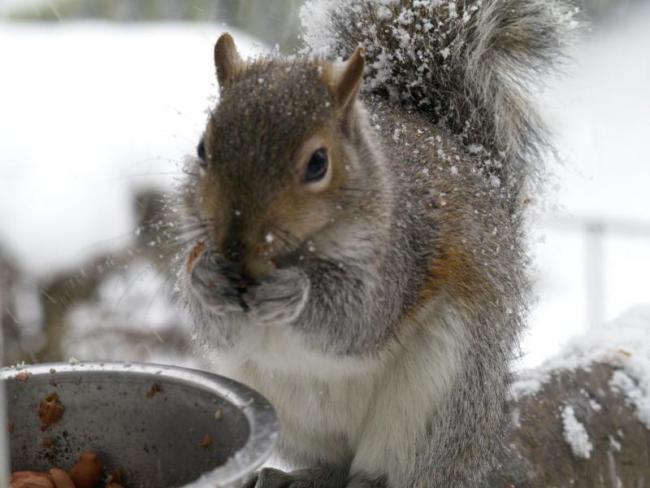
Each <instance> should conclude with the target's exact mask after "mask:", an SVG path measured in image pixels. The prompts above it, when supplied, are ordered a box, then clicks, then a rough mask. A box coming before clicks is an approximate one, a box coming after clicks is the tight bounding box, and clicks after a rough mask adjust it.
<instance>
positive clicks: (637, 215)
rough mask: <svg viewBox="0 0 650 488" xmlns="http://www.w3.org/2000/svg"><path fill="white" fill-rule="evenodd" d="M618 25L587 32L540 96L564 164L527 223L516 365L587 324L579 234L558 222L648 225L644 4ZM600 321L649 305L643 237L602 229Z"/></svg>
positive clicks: (649, 10)
mask: <svg viewBox="0 0 650 488" xmlns="http://www.w3.org/2000/svg"><path fill="white" fill-rule="evenodd" d="M631 12H632V13H631V15H630V16H629V19H627V20H626V22H625V23H619V24H613V25H610V26H608V27H607V29H605V30H595V31H594V32H592V33H591V34H590V39H589V41H588V42H585V43H584V44H582V45H580V46H578V47H577V48H576V49H575V52H573V53H572V56H573V57H572V62H571V63H570V64H568V65H567V66H566V67H565V69H564V73H562V76H561V78H560V80H558V81H555V82H553V83H552V84H551V85H550V86H549V88H548V89H547V90H546V92H545V93H544V94H543V96H542V97H541V102H540V109H541V110H542V113H543V115H544V118H545V119H546V120H547V122H548V124H549V126H550V128H551V129H552V131H553V133H554V135H555V142H556V146H557V148H558V150H559V152H560V154H561V156H562V157H563V159H564V165H563V166H561V167H557V168H554V172H555V178H554V180H555V182H556V185H557V187H556V191H555V192H554V194H552V195H551V196H547V197H545V200H546V202H547V204H546V208H545V211H544V212H543V213H542V215H540V218H539V219H538V220H537V222H539V223H536V224H534V225H536V226H537V227H538V228H539V229H540V233H541V235H542V236H543V239H540V240H539V241H538V242H537V243H536V244H535V251H536V264H537V268H538V270H539V271H538V273H537V276H538V284H537V294H538V295H539V302H538V304H537V306H536V307H535V309H534V310H533V313H532V316H531V318H530V324H531V326H530V331H529V333H528V335H527V337H526V338H525V340H524V343H523V350H524V354H525V359H524V361H523V365H524V366H526V367H531V366H534V365H538V364H541V363H542V362H543V361H544V359H546V358H548V357H550V356H552V355H554V354H557V353H558V352H559V351H560V350H561V349H562V347H563V346H564V344H566V342H567V341H568V340H569V339H570V338H571V337H576V336H579V335H581V334H583V333H584V332H585V331H587V330H588V329H589V328H590V327H592V326H598V325H600V324H598V323H590V322H591V319H590V318H589V310H590V308H592V307H593V305H594V304H591V305H590V304H589V303H588V301H587V286H588V285H587V283H588V280H589V278H588V276H589V274H588V273H589V271H590V269H591V267H592V264H591V263H589V264H588V263H587V262H586V259H585V247H586V237H585V233H584V232H583V231H582V230H581V228H580V226H579V225H577V224H576V225H568V226H564V225H559V224H558V222H561V221H562V219H577V220H580V219H582V220H584V219H587V218H594V219H599V220H603V221H605V222H607V221H621V222H624V223H626V222H631V223H632V224H634V223H638V225H639V226H643V225H645V226H648V224H649V223H650V212H649V210H648V209H650V192H648V185H649V183H650V152H648V150H647V137H648V134H650V116H649V115H648V114H650V57H648V54H647V53H648V49H649V48H650V28H649V27H650V7H649V6H648V5H643V6H642V8H641V9H638V10H631ZM603 252H604V258H603V259H604V260H603V261H602V265H603V272H604V276H603V282H604V290H603V292H604V296H603V299H602V301H601V302H600V303H598V304H595V305H599V306H601V307H602V308H603V314H602V317H600V319H599V320H600V321H601V322H608V321H611V320H614V319H615V318H616V317H618V316H620V315H621V314H622V313H624V312H625V310H627V309H629V308H630V307H632V306H634V305H642V304H649V303H650V294H649V293H648V290H649V288H648V283H647V276H649V275H650V233H646V234H645V235H642V234H641V233H638V234H637V235H634V234H632V233H630V234H627V233H617V232H615V231H612V232H606V233H605V238H604V241H603Z"/></svg>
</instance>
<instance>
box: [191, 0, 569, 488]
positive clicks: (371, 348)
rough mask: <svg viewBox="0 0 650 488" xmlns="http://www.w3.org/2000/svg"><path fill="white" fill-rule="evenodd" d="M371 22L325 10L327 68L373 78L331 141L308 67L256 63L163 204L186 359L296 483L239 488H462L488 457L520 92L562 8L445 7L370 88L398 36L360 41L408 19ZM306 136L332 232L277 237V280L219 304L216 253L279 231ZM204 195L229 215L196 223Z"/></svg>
mask: <svg viewBox="0 0 650 488" xmlns="http://www.w3.org/2000/svg"><path fill="white" fill-rule="evenodd" d="M323 1H325V0H323ZM382 3H385V4H386V5H389V8H390V12H392V13H391V16H388V17H386V15H385V12H384V14H383V15H384V16H383V17H382V19H383V20H381V21H380V20H379V19H378V18H377V11H376V7H377V5H379V4H378V3H377V2H375V1H371V0H363V1H361V2H354V5H356V6H357V9H354V8H352V5H353V3H352V2H348V3H346V2H340V3H339V2H336V3H331V7H332V10H330V16H329V17H328V22H329V25H330V28H331V29H334V30H330V32H329V33H330V34H331V35H332V38H333V42H332V44H331V46H330V47H331V48H332V49H333V52H335V53H341V54H343V53H344V52H345V53H346V54H347V53H348V52H349V50H350V49H351V47H352V46H353V45H355V46H356V44H358V43H361V44H364V46H365V47H366V50H367V52H368V56H369V61H370V65H371V68H370V73H369V76H370V78H369V80H370V81H369V86H370V87H371V88H372V90H370V92H367V93H366V95H365V96H364V97H363V100H362V101H360V102H355V104H354V106H352V107H351V108H350V110H348V111H346V112H345V117H346V118H345V120H344V123H340V121H338V119H337V118H336V117H338V115H336V114H335V113H334V112H332V111H331V109H330V107H331V105H332V103H331V102H332V100H331V98H330V96H329V94H328V92H327V90H325V89H324V86H323V84H322V83H321V78H320V71H319V68H318V66H319V64H318V62H316V61H314V60H313V59H312V60H309V59H296V60H293V61H282V60H260V61H258V62H256V63H254V64H252V65H250V66H248V67H247V68H246V69H245V70H242V72H241V73H238V78H237V79H236V80H235V82H234V83H233V85H232V86H231V87H229V88H228V90H225V91H224V93H223V94H222V100H221V101H220V104H219V105H218V107H217V108H216V110H215V111H214V113H213V114H212V115H211V120H210V124H209V126H208V127H209V129H208V131H209V133H208V134H206V141H211V142H210V144H209V146H207V147H206V153H207V154H209V161H208V168H207V170H206V172H196V171H193V170H191V169H189V170H188V178H187V179H186V182H185V184H184V186H183V189H182V197H183V202H184V207H185V214H186V222H188V223H189V225H192V226H194V227H196V228H197V229H199V233H198V234H197V235H195V238H196V239H198V238H201V239H203V240H205V241H206V243H207V246H208V251H207V252H206V253H205V254H204V255H203V256H201V257H200V258H199V259H198V260H197V261H196V263H195V264H194V266H193V268H192V269H191V270H190V271H189V272H188V271H186V270H185V269H183V270H181V271H180V272H179V288H180V292H181V295H182V297H183V300H184V303H185V304H186V308H187V310H188V312H189V315H190V317H191V318H192V320H193V322H194V325H195V329H196V331H197V334H198V336H199V338H200V342H201V343H203V344H204V345H207V346H209V347H210V348H211V349H212V350H215V349H216V350H217V353H216V354H217V355H220V356H222V357H223V358H224V359H225V360H226V362H229V363H230V364H231V366H232V367H231V368H230V369H229V373H230V374H233V375H234V376H235V377H236V378H238V379H240V380H242V381H245V382H248V383H249V384H251V385H252V386H254V387H255V388H257V389H259V390H260V391H261V392H262V393H263V394H265V395H266V396H267V397H269V398H270V399H271V401H272V402H274V403H275V405H276V407H277V408H278V411H279V414H280V417H281V420H282V422H283V426H284V434H283V439H282V443H281V448H282V451H283V453H284V454H285V456H286V457H287V458H288V459H290V460H292V461H294V462H295V463H296V464H304V465H308V466H312V468H311V469H310V470H307V471H299V472H295V473H288V474H281V473H278V472H276V471H264V472H262V474H261V475H260V476H259V477H258V478H257V479H256V480H254V481H253V482H251V485H250V486H255V487H257V488H274V487H278V486H283V487H287V488H302V487H307V486H309V487H314V488H335V487H337V486H341V487H346V488H403V487H418V488H443V487H444V488H446V487H452V486H453V487H460V488H470V487H477V486H481V483H482V480H483V478H484V476H485V475H486V473H487V472H488V471H489V470H490V469H491V468H493V467H494V466H495V465H496V464H497V460H498V457H499V456H500V455H501V449H502V439H503V435H504V431H505V428H506V424H507V421H506V419H507V417H506V415H505V414H504V408H505V398H506V395H507V389H508V383H509V373H508V370H509V365H510V362H511V360H512V358H513V356H514V354H515V353H516V347H517V340H518V336H519V333H520V331H521V330H522V328H523V322H524V318H525V315H526V311H527V294H528V290H529V286H528V281H527V277H526V272H525V270H526V265H527V256H526V253H525V249H524V245H523V236H522V232H523V231H522V227H521V219H520V218H519V217H520V215H519V214H520V212H521V205H520V201H519V198H520V194H521V192H522V188H523V185H524V184H525V181H526V180H527V178H528V177H529V176H530V175H531V174H532V173H533V172H534V171H533V166H535V165H538V164H539V158H540V155H541V151H542V149H543V147H544V145H545V140H544V136H543V130H542V129H541V128H540V123H539V121H538V119H537V116H536V115H535V113H534V111H532V109H531V108H530V103H529V102H528V100H527V98H526V97H525V96H524V91H525V90H524V85H523V83H524V80H526V79H528V78H530V77H532V76H534V75H535V74H536V73H540V72H542V71H544V70H545V69H546V66H548V65H550V64H553V63H552V62H553V61H554V55H555V53H556V50H557V49H558V48H559V46H560V45H561V44H562V41H561V40H560V38H559V36H560V34H561V32H560V31H561V29H560V28H559V27H558V26H557V25H555V24H554V22H555V19H556V17H554V16H553V14H554V12H555V11H556V10H557V9H559V11H565V10H566V8H565V7H562V8H560V7H561V4H560V3H559V2H555V1H554V2H551V3H546V2H542V1H541V0H539V1H538V0H532V1H529V2H524V1H523V0H503V1H499V0H483V1H482V2H481V1H478V0H477V1H467V2H461V1H457V2H453V3H454V4H455V5H457V8H458V10H457V11H456V15H455V16H454V15H451V14H450V10H449V5H450V4H451V3H450V2H442V3H441V2H434V1H429V2H419V4H418V5H419V7H418V8H421V9H426V12H427V13H428V17H427V18H428V19H429V20H431V21H432V25H434V27H435V28H432V29H430V31H429V33H428V34H427V35H426V36H425V37H420V38H419V39H420V41H419V42H422V45H421V46H418V47H421V51H422V52H426V53H428V54H426V55H423V56H424V57H423V58H422V59H419V60H417V59H408V58H404V57H402V58H397V57H395V58H392V59H391V60H390V63H389V65H390V66H391V70H390V76H389V77H388V78H382V77H380V76H379V75H378V72H377V71H376V70H377V69H378V65H374V67H373V63H372V60H373V59H375V56H377V55H378V53H381V52H382V50H383V51H384V54H387V55H391V53H394V51H393V50H392V48H391V46H392V44H391V43H393V42H396V41H395V35H396V32H397V31H392V30H391V29H388V30H387V31H385V32H387V33H388V34H387V38H386V39H380V38H373V39H370V38H366V37H364V36H365V34H366V33H367V32H369V31H368V30H367V28H368V27H369V26H371V25H376V26H377V27H376V28H377V29H380V30H381V29H383V28H385V27H386V23H392V25H393V26H396V25H397V23H400V25H406V24H402V21H401V20H396V19H399V18H400V12H402V11H403V9H404V8H405V7H406V6H412V4H413V2H411V0H402V4H395V3H390V2H389V3H386V2H382ZM312 7H313V2H312ZM474 7H476V9H474ZM465 12H467V16H465V15H464V14H465ZM344 15H350V16H352V19H353V22H352V23H349V22H348V21H347V20H345V21H344V20H343V16H344ZM459 19H460V20H459ZM414 22H415V21H412V22H411V23H410V24H408V25H415V24H414ZM373 23H374V24H373ZM353 26H361V27H362V28H360V29H357V28H356V27H354V28H353ZM382 26H383V27H382ZM382 32H384V31H383V30H382ZM413 32H415V31H413ZM413 38H416V37H413ZM384 41H386V42H388V44H382V43H383V42H384ZM373 43H374V44H373ZM446 48H449V52H448V53H447V52H446V51H445V53H446V54H445V55H444V56H442V55H440V54H439V53H440V51H441V50H443V49H446ZM422 63H424V69H423V70H419V69H418V66H420V65H422ZM422 73H425V74H424V75H423V74H422ZM420 76H423V78H419V77H420ZM414 79H416V80H419V81H418V83H416V84H412V81H413V80H414ZM259 80H263V83H262V82H260V81H259ZM425 82H426V83H425ZM387 92H396V93H398V94H399V95H400V96H399V97H396V98H395V97H393V98H392V99H391V98H390V97H388V98H387V97H386V96H385V94H386V93H387ZM405 102H406V103H405ZM332 121H335V122H332ZM332 124H334V125H332ZM322 126H327V127H330V128H332V127H334V129H332V130H334V131H335V134H336V137H337V141H338V144H339V145H340V148H341V155H340V157H341V158H342V161H343V163H344V165H345V169H346V180H345V185H344V186H343V187H341V188H340V189H338V190H337V191H336V193H334V194H331V195H329V196H328V198H327V199H326V200H324V201H320V202H319V205H320V206H319V207H318V208H319V212H322V213H325V214H326V215H327V216H329V217H330V220H329V221H328V223H327V225H324V226H323V227H322V228H320V229H319V230H318V232H316V233H315V234H313V235H309V236H307V237H305V238H304V239H298V240H296V239H293V238H291V236H288V237H287V236H284V237H282V240H283V242H282V244H283V253H282V255H281V256H280V259H279V260H278V262H277V268H276V269H274V270H272V271H270V272H269V273H268V274H267V275H265V276H262V277H261V278H259V279H257V280H250V279H249V280H247V281H246V283H243V284H241V283H240V284H237V282H238V281H239V280H242V279H243V277H242V276H240V275H239V274H240V273H241V270H240V268H238V266H239V264H236V263H229V262H228V261H227V260H225V258H223V254H224V253H223V252H222V249H221V248H220V246H221V247H223V245H222V244H221V243H220V242H219V240H220V238H219V237H218V236H219V235H220V234H219V232H218V231H219V230H222V231H224V232H226V234H227V236H226V240H228V239H231V238H233V234H237V235H239V234H241V235H255V236H259V239H262V238H263V236H264V234H265V233H266V232H267V231H274V230H275V231H277V230H282V229H280V227H281V226H282V224H288V222H282V220H281V219H280V221H277V216H275V217H274V216H273V215H271V214H269V213H268V207H269V206H270V205H272V204H273V203H274V202H275V201H276V200H277V199H278V198H279V197H278V195H279V194H280V193H281V190H282V189H283V188H284V187H286V186H287V185H289V182H290V181H291V178H292V171H293V170H294V169H293V166H292V165H291V164H290V163H289V162H288V161H289V160H290V155H291V154H293V153H295V151H296V150H297V149H298V148H299V147H300V144H301V141H302V140H303V139H304V138H305V137H307V136H309V134H310V131H312V130H315V129H317V128H318V127H322ZM210 131H211V132H210ZM477 145H480V146H481V149H477ZM488 159H489V160H490V161H491V162H487V160H488ZM217 188H218V190H217ZM217 191H219V192H220V196H221V197H222V198H221V200H220V202H221V203H220V205H222V206H226V207H228V208H215V206H214V204H213V203H210V202H212V201H213V200H211V199H210V197H211V196H213V194H214V193H215V192H217ZM206 215H207V217H206ZM298 215H299V218H305V219H308V218H310V217H311V218H316V217H317V216H316V215H302V214H298ZM274 218H275V219H276V221H274V220H273V219H274ZM224 229H225V230H224ZM279 236H283V234H282V232H280V234H279ZM247 245H248V244H247ZM244 247H246V246H244ZM245 252H248V251H246V249H245V250H244V253H245ZM282 341H286V343H284V342H282ZM278 342H280V343H279V344H278ZM283 347H286V348H293V349H290V350H288V351H286V350H284V349H283ZM321 364H325V366H323V367H321V366H320V365H321ZM395 375H397V376H395ZM400 375H402V376H400ZM382 412H385V416H384V417H382V416H381V414H382ZM310 415H311V416H310ZM312 416H313V418H312ZM385 433H392V436H389V437H388V438H387V439H385V438H384V437H383V435H384V434H385ZM405 452H406V453H412V458H409V457H408V456H406V457H405V455H404V453H405ZM340 473H344V475H343V477H342V478H340V479H343V480H344V481H337V480H339V478H337V477H338V476H339V475H340Z"/></svg>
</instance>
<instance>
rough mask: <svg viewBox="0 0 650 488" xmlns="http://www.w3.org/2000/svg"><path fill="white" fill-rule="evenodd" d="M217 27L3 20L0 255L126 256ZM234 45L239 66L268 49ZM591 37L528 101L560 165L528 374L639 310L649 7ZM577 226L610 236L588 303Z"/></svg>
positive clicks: (586, 268)
mask: <svg viewBox="0 0 650 488" xmlns="http://www.w3.org/2000/svg"><path fill="white" fill-rule="evenodd" d="M9 3H12V2H9ZM13 3H16V2H15V0H13ZM3 5H4V6H5V7H6V5H8V4H7V2H5V3H4V4H3ZM0 7H2V5H0ZM224 29H225V27H219V26H216V25H212V24H196V23H192V24H189V23H187V24H184V23H166V24H155V23H152V24H112V23H97V22H61V23H48V24H35V23H29V24H27V23H25V24H20V23H9V22H2V21H1V20H0V60H1V63H0V244H2V245H3V246H4V247H5V248H6V250H7V251H8V253H9V255H11V256H12V257H13V259H15V260H16V262H17V263H18V265H19V266H20V267H21V268H23V269H24V270H26V272H27V273H28V276H30V277H32V278H33V279H34V280H36V279H39V278H41V277H43V276H47V275H50V274H52V273H54V272H57V271H61V270H66V269H70V268H74V267H75V266H77V265H79V264H80V263H81V262H84V261H86V260H87V259H89V258H90V257H91V256H92V255H100V254H102V253H105V252H107V251H109V250H114V249H119V248H123V247H124V246H126V245H128V244H129V243H130V242H132V240H133V238H134V230H135V225H136V224H135V220H134V216H133V215H132V195H133V192H134V191H135V190H136V189H138V188H144V187H148V186H151V185H154V186H156V187H159V188H161V189H171V187H172V185H173V182H174V179H175V178H176V176H178V174H179V167H178V164H179V162H180V161H181V159H182V158H183V157H184V156H185V155H186V154H188V153H193V152H194V148H195V146H196V143H197V140H198V137H199V134H200V131H201V128H202V125H203V123H204V121H205V117H206V110H207V109H208V107H209V106H210V104H211V103H213V102H214V100H215V95H216V93H217V87H216V84H215V82H214V70H213V66H212V46H213V43H214V41H215V39H216V38H217V36H218V35H219V33H220V32H222V31H223V30H224ZM228 30H230V31H232V29H228ZM235 37H236V39H237V42H238V45H239V47H240V49H241V50H242V52H243V53H244V54H246V55H254V54H255V53H256V52H260V51H261V50H263V49H264V48H263V47H262V46H261V45H260V44H256V43H255V41H254V40H253V39H252V38H250V37H248V36H247V35H245V34H242V33H239V32H236V33H235ZM589 37H590V39H589V40H587V41H585V42H584V43H582V44H581V45H580V46H578V47H577V48H576V49H575V52H574V56H573V60H572V61H571V62H570V63H569V64H568V65H567V66H566V68H565V74H564V76H563V77H562V79H561V80H555V81H552V82H551V84H550V85H549V87H548V89H547V90H546V91H545V92H544V93H543V96H541V97H540V99H539V101H540V107H541V109H542V111H543V113H544V116H545V117H546V118H547V120H548V121H549V124H550V126H551V127H552V129H553V131H554V133H555V138H556V141H557V146H558V148H559V150H560V153H561V154H562V156H563V158H564V164H563V165H562V166H557V167H554V168H553V169H554V173H555V177H554V188H555V191H554V192H552V194H550V195H540V196H538V197H537V200H538V203H540V202H541V203H543V205H542V207H543V211H542V212H541V215H540V216H539V217H538V218H537V220H536V221H537V224H536V228H537V232H536V235H535V236H534V237H533V241H534V246H535V251H536V256H537V267H538V272H537V274H536V277H537V296H538V301H537V304H536V306H535V308H534V311H533V313H532V317H531V327H530V330H529V332H528V334H527V336H526V338H525V340H524V344H523V348H524V353H525V355H524V357H523V358H522V365H524V366H530V365H536V364H539V363H540V362H541V361H542V360H544V359H545V358H547V357H549V356H551V355H553V354H554V353H556V352H557V351H559V350H560V347H561V346H562V345H563V344H565V343H566V342H567V341H569V339H571V338H572V337H574V336H576V335H578V334H580V333H581V332H584V331H585V330H586V329H587V328H588V327H590V326H596V325H598V324H597V323H594V322H601V321H602V322H607V321H610V320H611V319H613V318H615V317H617V316H619V315H620V314H621V313H623V312H624V311H626V310H627V309H629V308H630V307H633V306H635V305H638V304H648V303H650V284H648V280H649V279H648V277H649V276H650V233H648V231H647V229H648V227H649V226H650V188H649V187H650V150H649V149H648V147H649V146H648V144H649V142H648V139H649V137H650V56H649V55H648V53H649V52H650V8H649V7H647V6H646V7H640V8H639V9H638V10H637V11H635V12H634V13H629V14H628V15H626V16H625V17H624V18H622V19H621V20H620V21H618V22H612V23H608V24H606V25H605V26H603V27H599V28H597V29H594V31H593V32H592V33H591V34H590V36H589ZM585 219H591V220H593V221H595V222H596V223H597V224H599V225H601V224H602V225H605V228H606V229H609V228H610V226H612V225H613V226H614V228H612V230H611V231H610V230H606V231H605V233H604V236H603V237H602V239H601V240H600V241H599V242H600V243H601V246H602V251H603V252H602V257H601V258H599V259H598V260H597V262H598V263H600V264H601V265H602V267H603V277H602V290H601V291H602V296H601V297H600V298H599V297H598V294H596V295H595V296H596V298H597V300H596V301H595V303H594V302H593V301H592V302H591V303H589V300H588V295H589V293H588V290H589V289H590V287H591V289H597V288H598V287H594V281H593V276H592V275H593V268H594V266H595V264H594V262H593V260H592V261H589V262H588V257H587V253H586V252H585V250H586V248H587V238H586V233H585V232H584V230H583V227H584V225H583V224H584V222H585ZM596 264H597V263H596ZM128 276H131V279H132V280H137V281H144V282H145V285H143V287H144V291H142V293H143V296H145V295H146V288H147V286H150V287H157V286H159V284H158V283H157V282H156V279H155V278H152V280H150V282H149V284H148V285H147V284H146V283H147V282H146V280H143V278H142V273H139V272H133V270H131V272H130V273H129V274H128ZM127 281H128V280H127ZM110 283H112V285H105V287H104V288H103V291H102V293H106V294H107V295H108V296H113V297H115V298H114V300H115V303H116V308H115V311H116V316H118V317H121V318H123V319H124V321H127V320H128V319H129V317H128V316H126V317H125V316H123V315H119V314H117V309H118V302H119V304H120V305H122V309H120V310H121V311H120V313H122V312H123V309H124V302H125V300H123V296H124V294H125V293H126V290H133V288H136V291H137V288H138V287H137V286H136V287H134V286H133V285H132V283H125V282H124V279H121V280H120V279H117V278H116V279H114V280H113V281H111V282H110ZM111 287H112V288H111ZM111 290H113V291H111ZM152 303H153V302H152ZM152 303H149V304H148V306H147V307H145V309H144V313H145V314H149V315H150V316H149V317H147V319H150V320H149V321H150V322H152V323H154V324H155V323H158V322H165V319H166V317H165V315H164V314H165V311H168V313H170V314H173V313H174V312H173V310H170V309H168V308H166V305H165V304H160V306H158V305H156V304H155V303H153V304H152ZM86 312H87V311H86ZM86 312H84V310H83V309H81V310H78V311H75V314H74V315H75V316H76V317H82V318H83V316H84V313H86ZM104 312H105V313H106V314H110V313H111V309H110V307H109V309H107V310H105V311H104ZM161 314H162V316H161ZM152 317H153V318H152ZM88 354H91V351H88Z"/></svg>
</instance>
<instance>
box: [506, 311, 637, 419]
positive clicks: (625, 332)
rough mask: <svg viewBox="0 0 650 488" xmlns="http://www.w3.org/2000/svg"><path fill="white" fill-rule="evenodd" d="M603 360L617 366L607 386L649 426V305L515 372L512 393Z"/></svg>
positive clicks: (521, 393) (532, 389)
mask: <svg viewBox="0 0 650 488" xmlns="http://www.w3.org/2000/svg"><path fill="white" fill-rule="evenodd" d="M599 362H606V363H608V364H611V365H612V366H614V367H616V368H618V370H617V371H616V372H615V373H614V374H613V376H612V379H611V383H610V386H611V387H612V388H613V389H614V390H618V391H620V392H621V393H622V394H623V395H625V398H626V401H627V402H628V403H629V404H631V405H634V406H635V408H636V414H637V417H638V419H639V420H640V421H641V422H642V423H643V424H644V425H645V426H646V427H647V428H648V429H649V430H650V307H638V308H635V309H631V310H629V311H628V312H627V313H625V314H623V315H622V316H621V317H620V318H619V319H617V320H615V321H613V322H611V323H609V324H607V325H604V326H601V327H597V328H594V329H592V330H590V331H589V332H587V333H585V334H584V335H583V336H580V337H576V338H574V339H572V340H571V341H570V342H569V343H568V344H567V345H566V346H565V347H564V349H563V350H562V353H561V354H559V355H558V356H556V357H553V358H551V359H548V360H547V361H546V362H544V363H543V364H542V365H541V366H539V367H537V368H534V369H531V370H527V371H523V372H521V373H520V374H519V377H518V378H517V381H516V382H515V383H514V385H513V388H512V396H513V398H514V399H519V398H521V397H524V396H529V395H533V394H535V393H537V392H538V391H539V390H540V389H541V388H542V387H543V385H544V384H545V383H547V382H548V380H549V379H550V377H551V374H552V373H553V372H558V371H562V370H576V369H586V370H588V369H589V367H590V366H591V365H592V364H595V363H599Z"/></svg>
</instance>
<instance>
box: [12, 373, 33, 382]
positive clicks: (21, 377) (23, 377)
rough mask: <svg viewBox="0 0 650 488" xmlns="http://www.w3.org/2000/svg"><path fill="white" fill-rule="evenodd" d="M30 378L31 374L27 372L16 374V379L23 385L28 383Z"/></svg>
mask: <svg viewBox="0 0 650 488" xmlns="http://www.w3.org/2000/svg"><path fill="white" fill-rule="evenodd" d="M29 377H30V373H29V372H27V371H20V372H18V373H16V376H14V378H16V379H17V380H18V381H22V382H23V383H24V382H25V381H27V380H28V379H29Z"/></svg>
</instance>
